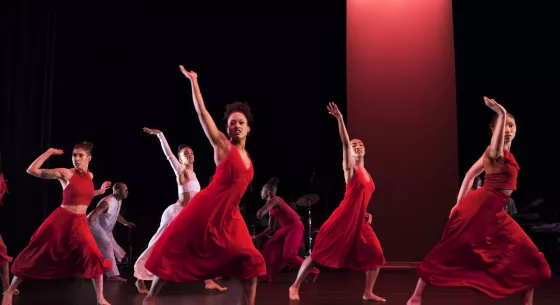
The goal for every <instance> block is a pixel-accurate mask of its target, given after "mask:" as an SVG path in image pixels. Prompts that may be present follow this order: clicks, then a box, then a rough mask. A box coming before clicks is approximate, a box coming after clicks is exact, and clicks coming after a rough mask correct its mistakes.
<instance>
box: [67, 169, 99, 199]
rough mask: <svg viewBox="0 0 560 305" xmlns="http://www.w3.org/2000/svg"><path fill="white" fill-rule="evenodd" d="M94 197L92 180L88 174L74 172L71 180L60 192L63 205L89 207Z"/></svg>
mask: <svg viewBox="0 0 560 305" xmlns="http://www.w3.org/2000/svg"><path fill="white" fill-rule="evenodd" d="M94 196H95V189H94V187H93V180H92V179H91V176H90V175H89V172H87V173H82V172H77V171H76V172H74V174H73V175H72V178H70V181H69V183H68V185H67V186H66V188H65V189H64V191H63V192H62V204H63V205H89V204H90V203H91V200H92V199H93V197H94Z"/></svg>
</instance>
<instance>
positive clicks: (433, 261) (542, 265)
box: [417, 150, 551, 298]
mask: <svg viewBox="0 0 560 305" xmlns="http://www.w3.org/2000/svg"><path fill="white" fill-rule="evenodd" d="M518 170H519V166H518V165H517V162H516V161H515V158H514V157H513V155H512V154H511V153H510V152H509V151H507V150H504V166H503V167H502V168H501V169H499V170H498V171H497V172H495V173H489V174H486V176H485V180H484V186H483V187H482V188H480V189H478V190H475V191H473V192H470V193H469V194H467V195H466V196H465V197H464V198H463V199H461V201H460V202H459V205H458V207H457V209H456V210H455V212H454V213H453V214H452V215H451V217H450V218H449V221H448V222H447V225H446V226H445V229H444V232H443V237H442V238H441V240H440V242H439V243H438V244H437V245H436V246H435V247H434V248H433V249H432V250H431V251H430V252H429V253H428V255H427V256H426V258H424V260H423V261H422V263H420V265H419V267H418V270H417V272H418V275H419V276H420V277H421V278H423V279H424V280H425V281H427V282H428V283H430V284H432V285H435V286H454V287H458V286H466V287H472V288H475V289H478V290H480V291H482V292H484V293H486V294H487V295H489V296H490V297H493V298H503V297H507V296H509V295H512V294H515V293H518V292H523V291H527V290H529V289H532V288H535V287H536V286H537V285H538V284H539V283H540V282H542V281H544V280H546V279H549V278H550V277H551V271H550V268H549V266H548V263H547V262H546V259H545V258H544V255H543V254H542V253H541V252H539V250H538V249H537V247H536V246H535V244H533V242H532V241H531V239H530V238H529V236H527V234H525V232H524V231H523V229H522V228H521V227H520V226H519V225H518V224H517V222H515V220H513V218H511V216H509V215H508V214H507V212H506V211H505V210H504V205H505V204H506V202H507V200H508V196H507V195H505V194H504V193H502V192H500V191H498V190H500V189H504V190H515V189H516V188H517V182H516V181H517V172H518Z"/></svg>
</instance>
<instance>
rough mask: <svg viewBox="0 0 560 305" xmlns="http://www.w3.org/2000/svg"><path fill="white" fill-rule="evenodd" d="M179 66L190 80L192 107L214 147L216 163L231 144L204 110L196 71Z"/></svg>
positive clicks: (226, 152)
mask: <svg viewBox="0 0 560 305" xmlns="http://www.w3.org/2000/svg"><path fill="white" fill-rule="evenodd" d="M180 68H181V72H183V74H184V75H185V77H187V78H188V79H189V80H190V81H191V88H192V95H193V102H194V109H195V110H196V113H197V114H198V119H199V120H200V125H202V129H204V133H205V134H206V137H208V140H210V144H212V147H214V158H215V161H216V163H217V164H218V163H220V162H221V161H222V160H223V159H224V158H225V157H226V156H227V154H228V153H229V150H230V148H231V145H230V144H229V141H228V139H227V137H226V136H225V135H224V134H223V133H222V132H220V131H219V130H218V127H216V123H214V120H213V119H212V116H211V115H210V113H209V112H208V110H206V106H205V105H204V100H203V99H202V93H200V87H199V86H198V75H197V74H196V72H193V71H187V70H186V69H185V68H184V67H183V66H180Z"/></svg>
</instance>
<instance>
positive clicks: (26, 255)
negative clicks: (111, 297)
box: [12, 207, 111, 279]
mask: <svg viewBox="0 0 560 305" xmlns="http://www.w3.org/2000/svg"><path fill="white" fill-rule="evenodd" d="M109 269H111V261H109V260H107V259H104V258H103V256H102V255H101V251H100V250H99V247H98V246H97V243H96V242H95V239H94V238H93V235H92V234H91V231H90V229H89V227H88V224H87V221H86V215H85V214H74V213H72V212H69V211H67V210H65V209H63V208H62V207H59V208H58V209H56V210H55V211H54V212H53V213H52V214H51V215H50V216H49V217H48V218H47V220H45V222H43V224H42V225H41V226H40V227H39V229H37V231H35V233H34V234H33V236H32V237H31V241H30V242H29V245H28V246H27V247H26V248H25V249H23V251H21V253H20V254H19V255H18V256H17V257H16V259H15V260H14V263H13V265H12V273H13V274H14V275H15V276H17V277H21V278H24V279H62V278H76V277H79V278H95V277H97V276H99V275H102V274H103V273H105V272H107V271H108V270H109Z"/></svg>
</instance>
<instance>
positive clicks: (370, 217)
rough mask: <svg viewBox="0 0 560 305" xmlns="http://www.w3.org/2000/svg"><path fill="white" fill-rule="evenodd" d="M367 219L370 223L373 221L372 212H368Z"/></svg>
mask: <svg viewBox="0 0 560 305" xmlns="http://www.w3.org/2000/svg"><path fill="white" fill-rule="evenodd" d="M366 220H367V223H368V224H369V225H370V224H371V221H372V220H373V217H372V216H371V214H370V213H366Z"/></svg>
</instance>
